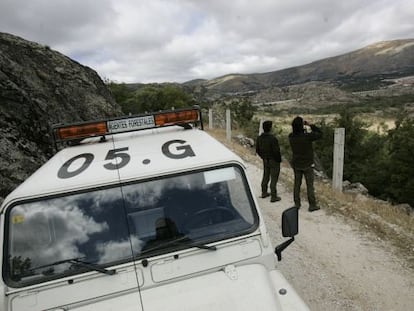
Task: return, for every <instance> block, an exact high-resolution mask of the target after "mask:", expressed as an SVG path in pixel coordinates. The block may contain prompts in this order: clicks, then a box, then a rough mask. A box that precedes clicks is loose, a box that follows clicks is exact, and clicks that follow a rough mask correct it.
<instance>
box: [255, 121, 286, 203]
mask: <svg viewBox="0 0 414 311" xmlns="http://www.w3.org/2000/svg"><path fill="white" fill-rule="evenodd" d="M271 130H272V121H264V122H263V133H262V134H261V135H260V136H258V137H257V140H256V153H257V154H258V155H259V157H260V158H261V159H262V160H263V178H262V183H261V187H262V195H261V197H262V198H266V197H268V196H269V195H270V202H276V201H280V197H278V196H277V190H276V184H277V181H278V179H279V173H280V162H282V157H281V155H280V147H279V142H278V140H277V138H276V136H274V135H273V134H272V133H271ZM269 180H270V193H269V192H268V191H267V187H268V184H269Z"/></svg>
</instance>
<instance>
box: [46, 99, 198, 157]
mask: <svg viewBox="0 0 414 311" xmlns="http://www.w3.org/2000/svg"><path fill="white" fill-rule="evenodd" d="M173 125H179V126H182V127H184V128H186V129H189V128H193V127H196V126H200V128H201V129H204V128H203V120H202V118H201V109H200V107H199V106H194V107H192V108H182V109H174V110H163V111H159V112H153V113H145V114H137V115H130V116H124V117H118V118H111V119H103V120H95V121H86V122H78V123H71V124H57V125H54V126H53V127H52V131H53V138H54V142H55V147H56V150H57V144H58V143H68V144H69V145H77V144H79V143H80V142H81V140H82V139H84V138H90V137H101V140H102V141H104V140H105V136H106V135H112V134H119V133H125V132H133V131H140V130H146V129H151V128H159V127H166V126H173Z"/></svg>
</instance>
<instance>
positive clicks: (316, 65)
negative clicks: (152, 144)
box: [184, 39, 414, 94]
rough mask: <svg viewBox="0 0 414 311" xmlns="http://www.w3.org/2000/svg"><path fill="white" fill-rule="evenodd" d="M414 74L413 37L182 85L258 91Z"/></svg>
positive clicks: (209, 90) (211, 90) (217, 90)
mask: <svg viewBox="0 0 414 311" xmlns="http://www.w3.org/2000/svg"><path fill="white" fill-rule="evenodd" d="M410 75H414V39H406V40H394V41H384V42H378V43H375V44H372V45H369V46H367V47H365V48H362V49H359V50H356V51H354V52H350V53H346V54H343V55H339V56H335V57H330V58H326V59H322V60H319V61H315V62H312V63H310V64H307V65H303V66H297V67H292V68H287V69H283V70H278V71H273V72H267V73H252V74H229V75H225V76H222V77H218V78H215V79H211V80H193V81H190V82H187V83H184V85H188V86H192V87H195V86H198V87H203V88H205V90H206V91H207V93H212V94H219V93H221V94H224V93H242V92H258V91H262V90H265V89H269V88H275V87H286V86H291V85H297V84H303V83H309V82H329V83H331V84H332V85H335V86H339V87H347V86H349V87H355V86H356V85H358V84H359V83H366V82H367V80H368V81H371V82H372V81H373V82H376V83H379V82H380V81H382V80H384V79H385V78H399V77H404V76H410Z"/></svg>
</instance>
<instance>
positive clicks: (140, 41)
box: [0, 0, 414, 82]
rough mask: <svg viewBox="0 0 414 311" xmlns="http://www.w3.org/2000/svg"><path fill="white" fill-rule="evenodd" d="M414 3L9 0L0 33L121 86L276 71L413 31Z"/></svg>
mask: <svg viewBox="0 0 414 311" xmlns="http://www.w3.org/2000/svg"><path fill="white" fill-rule="evenodd" d="M413 20H414V2H413V1H411V0H395V1H388V0H378V1H371V0H348V1H332V0H289V1H280V0H257V1H247V0H234V1H222V0H209V1H196V0H169V1H167V0H151V1H146V0H116V1H115V0H101V1H99V2H96V1H94V0H60V1H48V0H31V1H28V2H27V1H22V0H3V1H2V2H1V3H0V29H1V31H3V32H8V33H12V34H15V35H18V36H22V37H23V38H25V39H28V40H31V41H36V42H39V43H42V44H47V45H49V46H51V47H52V48H53V49H56V50H58V51H60V52H62V53H64V54H66V55H67V56H69V57H71V58H73V59H75V60H76V61H78V62H80V63H82V64H84V65H87V66H90V67H92V68H93V69H95V70H96V71H97V72H98V73H99V74H100V75H101V77H105V78H108V79H111V80H116V81H118V82H121V81H124V82H165V81H177V82H184V81H186V80H190V79H196V78H214V77H217V76H220V75H223V74H227V73H236V72H238V73H254V72H268V71H273V70H278V69H283V68H287V67H291V66H296V65H302V64H305V63H308V62H311V61H315V60H318V59H321V58H325V57H330V56H335V55H338V54H342V53H345V52H349V51H352V50H355V49H358V48H362V47H363V46H365V45H367V44H370V43H374V42H376V41H380V40H392V39H402V38H410V37H413V36H414V23H413V22H412V21H413Z"/></svg>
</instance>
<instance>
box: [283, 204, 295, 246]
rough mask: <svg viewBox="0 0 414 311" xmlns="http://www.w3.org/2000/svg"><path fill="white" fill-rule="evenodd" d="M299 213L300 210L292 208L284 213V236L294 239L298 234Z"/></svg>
mask: <svg viewBox="0 0 414 311" xmlns="http://www.w3.org/2000/svg"><path fill="white" fill-rule="evenodd" d="M298 224H299V213H298V208H296V207H291V208H288V209H287V210H285V211H283V213H282V235H283V236H284V237H290V238H293V237H294V236H295V235H297V234H298V232H299V229H298Z"/></svg>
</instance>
